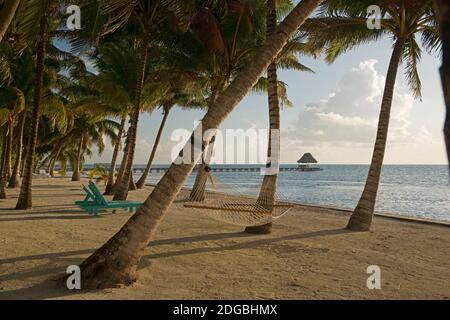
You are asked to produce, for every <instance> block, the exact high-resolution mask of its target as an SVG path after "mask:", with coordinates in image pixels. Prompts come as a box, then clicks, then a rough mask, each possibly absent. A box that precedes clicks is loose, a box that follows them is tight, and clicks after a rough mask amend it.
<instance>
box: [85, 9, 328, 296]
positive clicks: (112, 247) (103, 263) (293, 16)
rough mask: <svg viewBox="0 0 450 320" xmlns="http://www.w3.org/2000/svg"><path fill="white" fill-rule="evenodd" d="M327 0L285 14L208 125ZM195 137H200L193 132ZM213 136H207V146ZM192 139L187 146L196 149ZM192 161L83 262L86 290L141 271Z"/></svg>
mask: <svg viewBox="0 0 450 320" xmlns="http://www.w3.org/2000/svg"><path fill="white" fill-rule="evenodd" d="M321 2H322V1H321V0H303V1H301V2H300V3H299V4H298V5H297V6H296V7H295V8H294V9H293V10H292V11H291V13H290V14H289V15H288V16H287V17H286V18H285V19H284V21H283V23H281V24H280V26H279V27H278V29H277V32H276V33H275V34H274V35H272V36H271V37H269V38H268V39H267V41H266V44H265V45H264V46H263V47H262V48H261V49H260V50H259V51H258V53H257V55H256V56H255V57H254V59H253V61H252V62H253V63H251V64H249V65H247V67H246V68H245V69H243V70H242V71H241V72H240V73H239V75H237V76H236V77H235V78H234V80H233V81H232V83H231V84H230V85H229V86H228V88H227V89H226V90H225V91H224V92H223V93H222V94H221V95H219V96H218V98H217V100H216V102H215V103H214V104H212V105H211V106H210V108H209V109H208V112H207V113H206V115H205V117H204V118H203V128H204V129H206V130H208V129H217V128H218V127H219V126H220V124H221V123H222V122H223V121H224V119H225V118H226V117H227V116H228V115H229V114H230V112H231V111H232V110H233V109H234V108H235V107H236V105H237V104H238V103H239V102H240V101H241V100H242V99H243V98H244V96H245V95H246V94H247V93H248V92H249V91H250V90H251V89H252V87H253V86H254V85H255V84H256V82H257V81H258V79H259V77H260V76H261V74H262V73H263V72H264V71H265V70H267V68H268V66H269V64H270V63H271V62H272V61H273V59H274V57H276V56H277V54H278V53H279V52H280V51H281V50H282V48H283V47H284V45H285V44H286V43H287V41H288V40H289V38H290V37H291V36H293V35H294V33H295V32H296V31H297V30H298V28H299V27H301V25H302V24H303V23H304V22H305V20H306V19H307V18H308V16H309V15H310V14H311V13H312V12H313V11H314V10H315V9H316V8H317V6H318V5H319V4H320V3H321ZM192 137H194V136H192ZM209 141H210V137H209V138H208V137H207V139H206V140H205V142H204V147H207V145H208V143H209ZM190 147H191V143H190V141H188V143H187V144H186V146H185V148H186V149H187V148H190ZM193 160H194V161H190V162H189V163H182V164H178V163H177V164H175V163H174V164H172V165H171V166H170V168H169V170H168V171H167V172H166V174H165V175H164V176H163V178H162V179H161V180H160V182H159V183H158V185H157V186H156V187H155V189H154V190H153V191H152V193H151V194H150V196H149V197H148V198H147V200H146V201H145V202H144V204H143V206H142V207H141V208H140V209H139V210H138V211H137V212H136V213H135V214H134V216H133V217H131V218H130V220H129V221H128V222H127V223H126V224H125V225H124V226H123V227H122V228H121V230H120V231H119V232H118V233H117V234H116V235H115V236H113V237H112V238H111V239H110V240H109V241H108V242H107V243H106V244H105V245H103V246H102V247H101V248H100V249H98V250H97V251H96V252H94V253H93V254H92V255H91V256H90V257H89V258H87V259H86V260H85V261H84V262H83V263H82V264H81V266H80V267H81V270H82V272H81V275H82V283H83V286H84V288H85V289H93V288H102V287H111V286H116V285H118V284H130V283H132V282H134V281H135V279H136V270H137V266H138V264H139V261H140V260H141V258H142V255H143V253H144V249H145V248H146V247H147V245H148V243H149V241H150V239H151V238H152V237H153V235H154V233H155V231H156V229H157V227H158V225H159V223H160V222H161V220H162V219H163V218H164V216H165V214H166V213H167V209H168V208H169V207H170V205H171V204H172V202H173V201H174V199H175V197H176V196H177V194H178V192H179V191H180V189H181V187H182V185H183V184H184V182H185V181H186V179H187V177H188V176H189V174H190V172H191V171H192V169H193V168H194V166H195V163H196V162H197V161H198V159H193Z"/></svg>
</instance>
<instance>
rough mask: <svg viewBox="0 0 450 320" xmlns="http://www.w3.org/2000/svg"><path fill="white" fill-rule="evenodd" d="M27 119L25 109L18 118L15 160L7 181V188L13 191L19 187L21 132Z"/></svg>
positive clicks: (21, 147) (21, 150)
mask: <svg viewBox="0 0 450 320" xmlns="http://www.w3.org/2000/svg"><path fill="white" fill-rule="evenodd" d="M26 118H27V110H26V109H25V110H24V112H23V113H22V117H21V118H20V123H19V128H18V129H19V136H18V141H17V149H16V160H15V162H14V169H13V171H12V174H11V178H10V179H9V183H8V188H11V189H15V188H17V187H18V186H19V183H20V182H19V170H20V163H21V162H22V152H23V131H24V129H25V121H26Z"/></svg>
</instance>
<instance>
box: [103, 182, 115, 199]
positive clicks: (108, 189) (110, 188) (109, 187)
mask: <svg viewBox="0 0 450 320" xmlns="http://www.w3.org/2000/svg"><path fill="white" fill-rule="evenodd" d="M113 194H114V185H113V184H111V183H108V184H107V185H106V187H105V192H104V193H103V195H105V196H112V195H113Z"/></svg>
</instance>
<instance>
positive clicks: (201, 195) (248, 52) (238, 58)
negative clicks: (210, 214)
mask: <svg viewBox="0 0 450 320" xmlns="http://www.w3.org/2000/svg"><path fill="white" fill-rule="evenodd" d="M242 3H243V4H246V2H242ZM243 4H241V6H240V7H239V6H237V5H236V2H235V1H233V2H232V6H233V7H235V8H237V9H238V10H236V9H235V13H236V12H237V13H238V14H239V16H240V15H241V10H243V9H246V10H249V11H250V12H252V14H248V17H247V20H248V22H247V24H250V25H251V27H252V28H251V29H252V34H251V35H249V34H248V31H247V30H245V28H244V29H243V30H241V29H242V27H240V23H242V22H241V20H242V19H237V22H236V21H234V22H233V20H231V21H232V23H230V21H227V20H226V19H225V21H223V23H224V24H225V25H226V26H228V27H227V29H230V26H231V30H230V31H231V32H228V33H229V34H230V35H232V36H229V37H226V36H225V37H223V38H224V40H223V44H222V47H224V48H226V49H227V50H224V52H226V53H227V54H226V55H224V57H225V58H226V59H225V62H228V61H229V62H228V63H219V66H220V68H217V67H214V68H212V70H214V72H215V73H212V76H211V78H212V80H213V79H218V80H219V81H211V83H212V87H211V93H214V94H211V96H210V99H209V100H210V103H213V102H214V99H215V97H217V95H218V94H220V93H221V92H222V91H223V90H225V88H226V86H227V85H228V84H229V81H230V80H231V79H232V78H233V77H234V75H235V74H237V73H238V72H239V71H240V70H241V68H242V66H245V65H246V64H247V63H248V62H249V61H250V60H251V58H252V56H253V54H254V53H255V52H256V50H257V49H258V48H259V47H260V45H261V43H262V42H263V39H264V38H265V37H266V29H267V26H266V23H265V22H266V21H267V19H265V20H266V21H265V20H264V19H262V17H263V16H264V15H265V14H266V12H267V10H266V5H267V1H256V2H255V3H253V7H250V8H248V7H247V6H245V5H243ZM277 7H278V8H279V9H280V10H279V12H278V13H280V14H279V16H282V15H283V14H284V15H285V14H286V13H287V12H289V10H290V9H292V4H291V1H288V0H282V1H277ZM243 12H246V11H243ZM274 14H275V16H274V17H273V18H274V19H275V20H276V19H277V12H274ZM203 19H204V18H203ZM221 23H222V20H218V21H217V24H218V25H219V26H220V25H221ZM233 28H234V29H233ZM207 29H208V30H210V29H213V28H211V27H209V28H207ZM236 30H238V31H240V32H236ZM222 34H225V35H226V34H227V33H226V32H220V33H218V36H216V37H212V39H214V38H218V39H222V38H221V35H222ZM249 38H250V39H251V40H248V39H249ZM210 41H211V40H210ZM216 42H218V43H221V42H220V41H216ZM216 42H214V44H215V43H216ZM215 46H216V47H213V46H212V45H209V47H208V48H210V47H212V48H215V50H214V51H213V52H215V56H213V57H214V60H212V61H213V62H214V66H215V65H216V62H215V61H216V60H217V59H218V58H217V57H216V56H217V52H221V51H220V50H219V49H220V46H217V44H215ZM233 48H234V49H233ZM209 51H212V50H211V49H209ZM310 51H311V50H310V49H309V47H308V46H307V45H306V44H304V36H303V35H302V34H296V36H294V37H292V38H291V39H290V40H289V43H288V44H287V45H286V46H285V48H284V49H283V51H282V52H281V53H280V54H279V55H278V57H277V59H276V60H277V65H278V67H280V68H282V69H289V70H299V71H312V70H310V69H309V68H307V67H306V66H304V65H302V64H301V63H300V62H299V60H298V55H299V54H300V53H303V54H305V53H307V54H311V53H312V52H310ZM228 52H231V54H230V53H228ZM233 53H234V54H233ZM219 58H221V56H219ZM227 66H228V67H227ZM276 83H277V87H278V89H277V90H278V95H279V99H280V100H281V101H280V102H283V103H285V104H286V105H289V104H290V101H289V100H288V98H287V93H286V86H285V84H284V83H283V82H281V81H276ZM268 84H269V81H268V79H267V78H266V77H261V79H260V80H259V81H258V83H257V84H256V86H255V87H254V91H255V92H265V93H267V92H268ZM271 114H273V115H274V114H275V113H271ZM276 122H277V120H275V119H273V118H271V123H272V124H273V123H276ZM211 147H212V145H211V146H210V148H211ZM202 160H203V158H202ZM207 172H209V166H208V165H206V164H205V163H204V161H202V163H201V164H200V166H199V170H198V171H197V176H196V179H195V182H194V186H193V188H192V192H191V195H190V199H191V201H203V200H204V199H205V189H206V182H207V176H208V173H207ZM273 185H274V186H275V185H276V184H273ZM268 192H269V191H268ZM273 192H274V193H275V191H273ZM257 229H258V228H255V230H257ZM252 230H253V229H252Z"/></svg>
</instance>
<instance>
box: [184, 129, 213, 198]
mask: <svg viewBox="0 0 450 320" xmlns="http://www.w3.org/2000/svg"><path fill="white" fill-rule="evenodd" d="M215 140H216V136H213V137H212V138H211V141H210V142H209V146H208V149H207V152H206V154H205V150H203V155H202V158H201V162H200V165H199V166H198V170H197V176H196V177H195V182H194V185H193V186H192V191H191V193H190V195H189V200H190V201H196V202H202V201H205V199H206V196H205V193H206V182H207V181H208V176H209V175H210V172H211V167H210V166H209V164H210V161H211V156H212V154H213V148H214V142H215Z"/></svg>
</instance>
